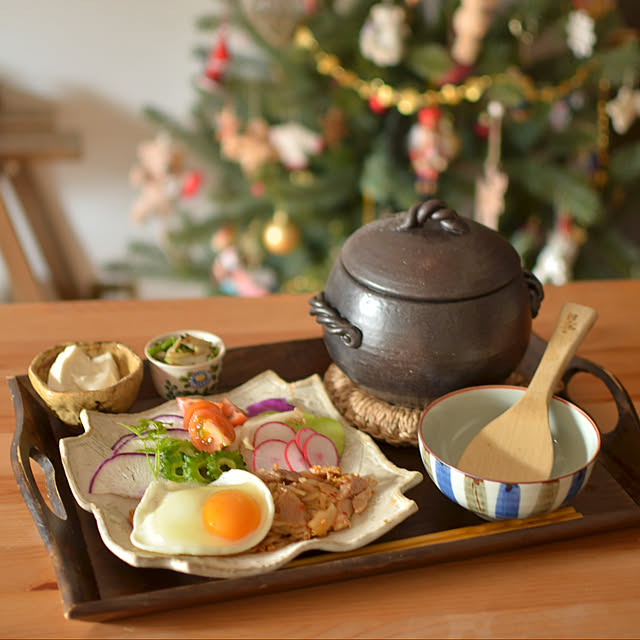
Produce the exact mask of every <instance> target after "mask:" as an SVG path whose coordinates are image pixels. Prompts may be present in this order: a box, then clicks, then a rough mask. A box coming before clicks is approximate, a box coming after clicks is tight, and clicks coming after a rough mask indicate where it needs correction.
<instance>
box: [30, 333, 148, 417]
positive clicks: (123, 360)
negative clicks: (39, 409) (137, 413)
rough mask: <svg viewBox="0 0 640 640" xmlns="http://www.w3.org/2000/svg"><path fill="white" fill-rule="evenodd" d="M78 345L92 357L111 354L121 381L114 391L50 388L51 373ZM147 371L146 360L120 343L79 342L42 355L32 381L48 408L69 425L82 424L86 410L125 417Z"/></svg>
mask: <svg viewBox="0 0 640 640" xmlns="http://www.w3.org/2000/svg"><path fill="white" fill-rule="evenodd" d="M70 344H75V345H76V346H78V347H80V348H81V349H82V350H83V351H84V352H85V353H86V354H87V355H88V356H89V357H92V358H93V357H95V356H97V355H100V354H101V353H106V352H109V353H111V355H112V356H113V358H114V359H115V361H116V364H117V365H118V370H119V371H120V376H121V377H120V380H118V382H117V383H116V384H114V385H111V386H110V387H106V388H104V389H98V390H95V391H54V390H53V389H51V388H49V387H48V386H47V380H48V379H49V369H50V368H51V365H52V364H53V362H54V361H55V359H56V358H57V356H58V354H59V353H61V352H62V351H63V350H64V348H65V347H67V346H69V345H70ZM143 373H144V367H143V364H142V359H141V358H140V357H139V356H138V355H137V354H136V353H135V352H134V351H133V350H132V349H130V348H129V347H127V346H126V345H124V344H121V343H120V342H77V343H67V344H61V345H56V346H55V347H51V348H49V349H46V350H45V351H43V352H42V353H39V354H38V355H37V356H36V357H35V358H34V359H33V360H32V361H31V364H30V365H29V372H28V374H29V380H30V381H31V385H32V386H33V388H34V389H35V390H36V393H37V394H38V395H39V396H40V397H41V398H42V399H43V400H44V402H45V403H46V405H47V406H48V407H49V408H50V409H51V410H52V411H53V412H54V413H55V414H56V415H57V416H58V418H60V420H62V421H63V422H64V423H66V424H70V425H77V424H79V423H80V412H81V411H82V410H83V409H88V410H93V411H104V412H107V413H122V412H125V411H127V409H129V408H130V407H131V405H132V404H133V403H134V402H135V400H136V398H137V396H138V391H139V390H140V384H141V383H142V376H143Z"/></svg>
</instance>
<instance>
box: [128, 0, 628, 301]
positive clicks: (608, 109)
mask: <svg viewBox="0 0 640 640" xmlns="http://www.w3.org/2000/svg"><path fill="white" fill-rule="evenodd" d="M197 27H198V28H199V29H201V30H202V33H204V34H207V35H208V37H209V42H210V45H208V46H207V47H205V48H198V49H197V51H196V55H198V56H199V58H200V60H201V68H202V72H201V74H200V75H199V77H197V78H194V80H193V85H194V105H193V110H192V119H191V121H190V122H188V123H181V122H178V121H176V120H175V119H172V118H170V117H169V116H168V115H166V114H164V113H162V112H159V111H158V110H157V109H154V108H149V109H148V110H147V114H148V116H149V117H150V118H151V119H152V120H153V122H154V123H156V124H157V126H158V130H159V131H160V132H162V133H161V135H160V136H159V138H158V139H157V140H154V141H151V142H149V143H147V144H146V145H143V146H142V147H141V148H140V149H139V161H138V166H137V167H135V168H134V171H133V173H132V179H133V180H134V181H135V182H134V183H135V184H138V185H140V186H141V189H142V192H141V196H140V199H139V201H138V202H137V203H136V208H135V211H134V216H135V217H136V219H137V220H139V221H140V220H145V219H146V218H147V217H149V216H151V215H154V214H158V213H160V214H163V216H164V219H165V220H166V227H165V228H164V231H163V233H162V236H161V238H160V239H158V240H157V242H154V243H149V244H148V245H144V244H141V243H137V244H135V245H132V247H131V251H132V254H131V260H130V262H129V267H130V268H133V269H134V270H138V273H142V272H144V273H146V274H151V275H158V276H166V275H174V276H180V277H185V278H194V279H201V280H202V281H204V282H207V283H209V285H210V291H211V293H227V294H233V295H247V296H249V295H260V294H262V293H266V292H269V291H317V290H320V289H322V288H323V286H324V283H325V280H326V277H327V274H328V271H329V269H330V268H331V266H332V265H333V263H334V261H335V259H336V257H337V255H338V254H339V251H340V249H341V247H342V244H343V242H344V240H345V239H346V238H347V237H348V236H349V235H350V234H351V233H352V232H353V231H355V229H357V228H358V227H359V226H360V225H362V224H366V223H367V222H369V221H371V220H373V219H375V218H377V217H380V216H384V215H387V214H389V213H394V212H397V211H403V210H407V209H408V208H409V207H410V206H411V205H412V204H414V203H415V202H417V201H419V200H424V199H428V198H434V197H435V198H438V199H440V200H443V201H445V202H446V203H447V204H448V205H449V206H450V207H451V208H453V209H455V210H457V211H458V213H460V214H461V215H465V216H469V217H473V218H475V219H477V220H479V221H480V222H482V223H484V224H486V225H487V226H490V227H492V228H494V229H497V230H498V231H499V232H500V233H501V234H503V235H504V236H505V237H507V238H508V239H509V240H510V242H511V243H512V244H513V246H514V247H515V248H516V250H517V251H518V252H519V254H520V256H521V258H522V261H523V265H524V266H525V267H526V268H527V269H531V270H533V271H534V273H536V275H538V277H539V278H540V279H541V280H542V281H543V282H554V283H562V282H566V281H567V280H569V279H580V278H602V277H638V276H640V246H639V244H638V242H637V240H634V238H633V219H634V216H636V217H637V213H636V207H637V205H636V204H635V203H637V202H638V198H639V197H640V180H639V178H640V142H639V141H638V135H637V133H638V128H637V124H638V120H639V116H640V89H638V88H637V84H638V81H639V78H638V77H637V73H638V71H639V70H640V47H639V43H638V33H637V31H635V30H634V29H632V28H630V27H629V26H628V24H627V21H626V18H625V16H624V15H623V13H622V12H621V9H620V7H619V6H618V4H617V3H616V2H615V0H519V1H517V2H515V1H509V0H506V1H505V0H502V1H499V0H404V1H401V0H396V1H391V0H389V1H385V0H324V1H323V0H270V1H266V0H238V1H232V0H231V1H218V2H213V1H212V12H211V15H209V16H205V17H203V18H202V19H200V20H199V21H198V23H197ZM249 45H251V46H249ZM184 151H186V152H188V153H190V156H189V157H190V158H193V161H191V160H190V161H189V163H186V162H185V159H184V156H183V153H184ZM195 192H199V195H200V196H201V198H203V199H204V200H205V202H206V203H207V205H206V207H205V210H204V213H203V212H202V211H201V212H200V214H199V215H195V214H194V213H193V211H191V210H190V208H189V207H190V202H191V201H190V198H189V196H190V195H192V194H193V193H195ZM636 228H637V227H636Z"/></svg>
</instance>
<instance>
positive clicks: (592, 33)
mask: <svg viewBox="0 0 640 640" xmlns="http://www.w3.org/2000/svg"><path fill="white" fill-rule="evenodd" d="M595 44H596V27H595V21H594V19H593V18H592V17H591V16H590V15H589V14H588V13H587V12H586V11H583V10H582V9H579V10H578V11H572V12H571V13H570V14H569V17H568V19H567V45H568V47H569V49H571V51H572V52H573V55H574V56H575V57H576V58H590V57H591V54H592V53H593V47H594V46H595Z"/></svg>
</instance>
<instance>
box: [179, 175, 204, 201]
mask: <svg viewBox="0 0 640 640" xmlns="http://www.w3.org/2000/svg"><path fill="white" fill-rule="evenodd" d="M202 181H203V176H202V171H195V170H194V171H187V173H185V174H184V177H183V178H182V189H181V190H180V195H181V196H182V197H183V198H192V197H193V196H195V195H197V194H198V192H199V191H200V187H201V186H202Z"/></svg>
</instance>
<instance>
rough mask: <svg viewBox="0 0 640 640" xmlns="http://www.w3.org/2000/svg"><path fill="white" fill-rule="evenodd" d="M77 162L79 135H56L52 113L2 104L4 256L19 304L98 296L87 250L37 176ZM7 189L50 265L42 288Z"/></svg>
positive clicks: (0, 230)
mask: <svg viewBox="0 0 640 640" xmlns="http://www.w3.org/2000/svg"><path fill="white" fill-rule="evenodd" d="M0 98H1V96H0ZM78 157H80V143H79V139H78V137H77V135H74V134H69V133H58V132H56V131H55V130H54V127H53V118H52V115H51V112H50V110H46V109H42V108H39V109H35V110H24V109H22V110H17V109H9V108H8V107H7V106H3V104H2V102H1V101H0V250H1V251H2V254H3V257H4V260H5V263H6V267H7V271H8V273H9V277H10V280H11V292H12V298H13V301H15V302H35V301H43V300H55V299H80V298H90V297H93V296H94V291H95V282H94V274H93V269H92V267H91V265H90V263H89V261H88V260H87V258H86V257H85V254H84V250H83V248H82V246H81V244H80V243H79V242H78V240H77V238H76V236H75V234H74V232H73V229H72V228H71V227H70V225H69V223H68V221H67V220H66V218H65V216H64V215H63V214H62V212H60V211H57V210H56V208H55V207H51V206H47V203H46V201H45V198H44V197H43V195H42V193H41V190H40V188H39V186H38V184H37V180H36V177H35V175H34V170H33V167H34V165H35V163H37V162H43V161H50V160H57V159H69V158H78ZM3 183H4V184H3ZM3 187H4V189H3ZM8 187H10V188H11V189H12V190H13V193H14V195H15V198H16V200H17V201H18V203H19V205H20V208H21V210H22V211H21V213H22V215H24V217H25V220H26V222H27V223H28V225H29V227H30V228H31V231H32V232H33V236H34V238H35V240H36V241H37V243H38V245H39V249H40V251H41V253H42V256H43V258H44V259H45V261H46V262H47V265H48V267H49V270H50V273H51V282H44V283H43V282H41V281H40V280H39V279H38V278H37V277H36V276H35V274H34V272H33V269H32V267H31V265H30V263H29V260H28V259H27V256H26V254H25V249H24V247H23V246H22V243H21V242H20V238H19V236H18V234H17V233H16V228H15V226H14V224H13V222H12V219H11V216H10V215H9V206H8V198H6V197H5V195H4V193H3V191H4V192H6V189H7V188H8Z"/></svg>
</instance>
